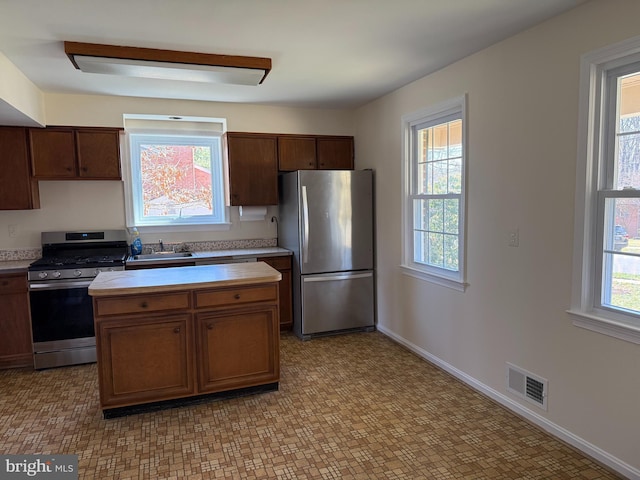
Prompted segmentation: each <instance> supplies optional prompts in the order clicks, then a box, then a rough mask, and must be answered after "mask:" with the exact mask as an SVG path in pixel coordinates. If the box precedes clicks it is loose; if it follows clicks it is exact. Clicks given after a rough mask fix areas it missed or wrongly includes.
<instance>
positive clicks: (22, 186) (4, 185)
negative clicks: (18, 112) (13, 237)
mask: <svg viewBox="0 0 640 480" xmlns="http://www.w3.org/2000/svg"><path fill="white" fill-rule="evenodd" d="M28 151H29V150H28V142H27V129H26V128H24V127H0V165H2V168H0V210H30V209H33V208H40V195H39V193H38V183H37V182H36V181H35V180H33V179H32V178H31V168H30V165H29V155H28Z"/></svg>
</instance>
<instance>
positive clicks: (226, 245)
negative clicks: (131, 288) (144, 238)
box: [0, 238, 278, 262]
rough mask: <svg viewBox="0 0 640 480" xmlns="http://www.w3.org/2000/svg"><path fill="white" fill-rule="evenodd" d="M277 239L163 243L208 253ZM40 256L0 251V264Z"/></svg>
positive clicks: (37, 251) (146, 249)
mask: <svg viewBox="0 0 640 480" xmlns="http://www.w3.org/2000/svg"><path fill="white" fill-rule="evenodd" d="M277 246H278V239H277V238H256V239H249V240H213V241H209V242H176V243H170V242H165V244H164V249H165V250H175V251H176V252H181V251H189V252H210V251H213V250H227V249H238V248H263V247H277ZM142 247H143V249H142V251H143V253H151V252H152V251H157V250H158V244H157V243H145V244H144V245H143V246H142ZM41 256H42V249H41V248H26V249H15V250H0V262H9V261H14V260H36V259H38V258H40V257H41Z"/></svg>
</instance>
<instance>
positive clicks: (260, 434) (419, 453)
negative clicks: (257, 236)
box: [0, 332, 617, 480]
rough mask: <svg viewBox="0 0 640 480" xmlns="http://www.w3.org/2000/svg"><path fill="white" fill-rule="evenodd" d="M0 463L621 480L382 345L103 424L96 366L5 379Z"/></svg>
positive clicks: (300, 358)
mask: <svg viewBox="0 0 640 480" xmlns="http://www.w3.org/2000/svg"><path fill="white" fill-rule="evenodd" d="M0 453H3V454H29V453H44V454H77V455H78V456H79V476H80V478H82V479H189V480H191V479H208V478H228V479H265V478H278V479H290V480H298V479H372V478H374V479H375V478H380V479H394V480H400V479H443V480H444V479H452V480H458V479H473V480H481V479H491V480H493V479H509V480H514V479H554V480H560V479H576V478H578V479H589V480H596V479H612V478H617V477H616V476H615V475H614V474H612V473H611V472H609V471H607V470H605V469H604V468H602V467H601V466H599V465H598V464H596V463H594V462H592V461H591V460H590V459H588V458H586V457H584V456H583V455H581V454H580V453H578V452H576V451H574V450H573V449H571V448H569V447H567V446H566V445H564V444H563V443H561V442H559V441H557V440H555V439H554V438H552V437H550V436H548V435H547V434H545V433H544V432H542V431H541V430H539V429H537V428H535V427H533V426H531V425H529V424H528V423H526V422H525V421H523V420H522V419H520V418H519V417H517V416H515V415H513V414H512V413H510V412H508V411H507V410H505V409H503V408H502V407H500V406H498V405H496V404H495V403H493V402H492V401H491V400H488V399H487V398H485V397H484V396H482V395H480V394H478V393H477V392H475V391H473V390H472V389H470V388H468V387H467V386H466V385H464V384H462V383H460V382H459V381H457V380H455V379H454V378H452V377H450V376H449V375H448V374H446V373H445V372H443V371H441V370H439V369H438V368H436V367H434V366H432V365H430V364H429V363H427V362H425V361H424V360H422V359H420V358H418V357H416V356H415V355H413V354H412V353H410V352H408V351H407V350H405V349H404V348H402V347H401V346H399V345H397V344H395V343H394V342H393V341H391V340H390V339H388V338H387V337H385V336H384V335H382V334H380V333H377V332H376V333H357V334H349V335H341V336H334V337H326V338H318V339H314V340H311V341H308V342H301V341H299V340H298V339H296V338H295V337H293V336H291V335H290V334H284V335H283V336H282V339H281V382H280V388H279V390H278V391H275V392H269V393H262V394H258V395H252V396H247V397H242V398H236V399H230V400H221V401H211V402H207V403H202V404H198V405H192V406H188V407H180V408H173V409H167V410H163V411H156V412H151V413H143V414H136V415H130V416H126V417H120V418H115V419H109V420H104V419H103V418H102V414H101V411H100V408H99V404H98V381H97V370H96V365H95V364H93V365H81V366H74V367H66V368H58V369H52V370H44V371H39V372H34V371H31V370H6V371H2V372H0Z"/></svg>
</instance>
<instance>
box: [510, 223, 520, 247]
mask: <svg viewBox="0 0 640 480" xmlns="http://www.w3.org/2000/svg"><path fill="white" fill-rule="evenodd" d="M519 245H520V231H519V229H518V227H516V228H513V229H511V230H509V246H510V247H517V246H519Z"/></svg>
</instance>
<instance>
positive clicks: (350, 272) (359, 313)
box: [278, 170, 375, 340]
mask: <svg viewBox="0 0 640 480" xmlns="http://www.w3.org/2000/svg"><path fill="white" fill-rule="evenodd" d="M279 187H280V189H279V192H280V202H279V217H280V218H279V221H278V230H279V231H278V244H279V245H280V246H281V247H283V248H287V249H289V250H291V251H292V252H293V268H292V277H293V278H292V284H293V331H294V332H295V334H296V335H297V336H298V337H300V338H302V339H303V340H308V339H309V338H311V337H313V336H315V335H322V334H332V333H339V332H344V331H350V330H355V329H360V330H373V328H374V311H375V308H374V305H375V299H374V260H373V248H374V241H373V218H374V213H373V171H371V170H299V171H297V172H291V173H287V174H283V175H281V176H280V185H279Z"/></svg>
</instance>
